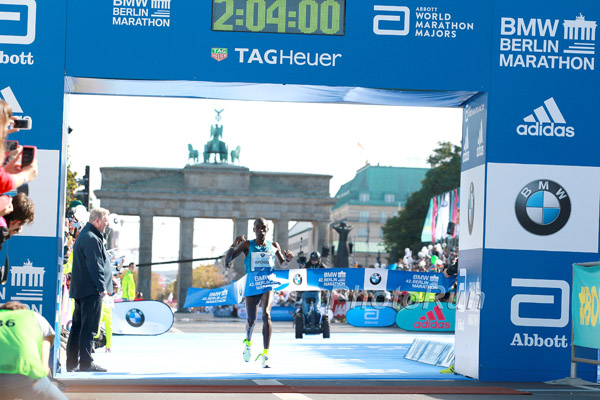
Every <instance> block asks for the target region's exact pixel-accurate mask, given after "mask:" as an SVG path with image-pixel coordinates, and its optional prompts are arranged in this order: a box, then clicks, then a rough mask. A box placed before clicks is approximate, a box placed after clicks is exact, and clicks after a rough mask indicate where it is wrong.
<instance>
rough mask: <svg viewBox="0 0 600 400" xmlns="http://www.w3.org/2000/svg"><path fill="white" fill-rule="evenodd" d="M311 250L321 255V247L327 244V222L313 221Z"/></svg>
mask: <svg viewBox="0 0 600 400" xmlns="http://www.w3.org/2000/svg"><path fill="white" fill-rule="evenodd" d="M312 225H313V232H314V233H313V243H312V245H313V248H314V249H315V250H316V251H318V252H319V253H321V252H322V251H323V246H324V245H325V243H326V242H327V229H328V227H329V221H313V223H312Z"/></svg>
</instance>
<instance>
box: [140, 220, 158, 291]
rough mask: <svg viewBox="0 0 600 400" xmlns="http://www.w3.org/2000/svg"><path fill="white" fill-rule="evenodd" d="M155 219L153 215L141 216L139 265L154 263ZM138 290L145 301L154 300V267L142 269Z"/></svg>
mask: <svg viewBox="0 0 600 400" xmlns="http://www.w3.org/2000/svg"><path fill="white" fill-rule="evenodd" d="M153 219H154V217H153V216H152V215H140V255H139V262H138V264H150V263H151V262H152V234H153V230H154V223H153ZM137 290H138V292H142V293H143V294H144V298H145V299H151V298H152V267H150V266H148V267H141V268H140V269H139V270H138V282H137Z"/></svg>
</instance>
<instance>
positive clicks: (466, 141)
mask: <svg viewBox="0 0 600 400" xmlns="http://www.w3.org/2000/svg"><path fill="white" fill-rule="evenodd" d="M470 158H471V152H470V151H469V127H468V126H467V127H466V132H465V138H464V140H463V156H462V162H464V163H465V162H467V161H469V159H470Z"/></svg>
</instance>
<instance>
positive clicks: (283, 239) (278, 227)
mask: <svg viewBox="0 0 600 400" xmlns="http://www.w3.org/2000/svg"><path fill="white" fill-rule="evenodd" d="M289 222H290V221H288V220H287V219H278V220H275V221H273V224H274V225H275V228H274V229H273V240H275V241H276V242H277V243H279V247H281V250H282V251H283V250H288V237H289V235H288V233H289V230H288V224H289Z"/></svg>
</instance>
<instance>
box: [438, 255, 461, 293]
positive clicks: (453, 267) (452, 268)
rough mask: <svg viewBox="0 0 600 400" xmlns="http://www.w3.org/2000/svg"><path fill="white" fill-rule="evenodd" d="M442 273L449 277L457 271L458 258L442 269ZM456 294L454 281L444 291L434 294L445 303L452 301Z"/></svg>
mask: <svg viewBox="0 0 600 400" xmlns="http://www.w3.org/2000/svg"><path fill="white" fill-rule="evenodd" d="M442 273H443V274H444V276H445V277H446V278H450V277H451V276H454V275H456V274H457V273H458V258H456V259H455V260H454V261H453V262H452V264H450V265H448V266H447V267H445V268H444V269H443V270H442ZM455 294H456V282H454V284H453V285H452V287H451V288H450V289H449V290H448V292H446V293H438V294H437V295H436V296H435V299H436V300H437V301H443V302H446V303H452V302H454V297H455Z"/></svg>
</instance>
